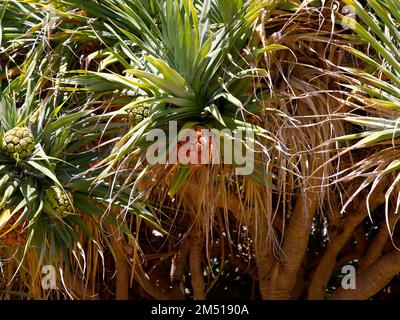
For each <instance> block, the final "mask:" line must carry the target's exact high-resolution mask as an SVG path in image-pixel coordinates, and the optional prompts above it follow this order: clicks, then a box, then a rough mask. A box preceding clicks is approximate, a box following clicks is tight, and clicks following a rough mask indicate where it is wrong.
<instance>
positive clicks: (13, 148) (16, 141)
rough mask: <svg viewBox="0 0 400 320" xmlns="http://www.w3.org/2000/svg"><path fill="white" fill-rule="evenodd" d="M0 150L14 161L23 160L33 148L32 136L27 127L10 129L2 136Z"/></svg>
mask: <svg viewBox="0 0 400 320" xmlns="http://www.w3.org/2000/svg"><path fill="white" fill-rule="evenodd" d="M1 148H2V150H3V152H5V153H7V154H8V155H9V156H10V157H12V158H13V159H14V160H15V161H19V160H22V159H25V158H27V157H28V156H29V155H31V153H32V152H33V150H34V148H35V143H34V138H33V135H32V133H31V131H30V130H29V128H27V127H16V128H14V129H11V130H9V131H7V132H6V133H5V134H4V136H3V143H2V145H1Z"/></svg>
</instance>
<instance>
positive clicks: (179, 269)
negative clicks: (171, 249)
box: [170, 237, 191, 284]
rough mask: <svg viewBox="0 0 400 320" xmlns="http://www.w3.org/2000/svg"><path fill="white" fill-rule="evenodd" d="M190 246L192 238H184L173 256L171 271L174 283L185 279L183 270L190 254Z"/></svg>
mask: <svg viewBox="0 0 400 320" xmlns="http://www.w3.org/2000/svg"><path fill="white" fill-rule="evenodd" d="M190 246H191V241H190V238H189V237H187V238H185V239H183V240H182V243H181V244H180V246H179V248H178V250H177V251H176V253H175V255H174V257H173V258H172V261H171V272H170V278H171V283H172V284H174V283H176V282H178V283H180V282H182V280H183V271H184V268H185V265H186V259H187V257H188V254H189V250H190Z"/></svg>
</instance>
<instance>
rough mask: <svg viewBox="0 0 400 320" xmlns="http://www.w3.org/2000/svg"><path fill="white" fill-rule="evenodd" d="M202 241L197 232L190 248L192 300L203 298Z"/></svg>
mask: <svg viewBox="0 0 400 320" xmlns="http://www.w3.org/2000/svg"><path fill="white" fill-rule="evenodd" d="M202 245H203V241H202V239H201V237H200V235H199V234H196V235H195V236H194V237H193V242H192V247H191V249H190V273H191V279H192V287H193V293H194V300H205V298H206V296H205V288H204V275H203V261H202V254H201V253H202Z"/></svg>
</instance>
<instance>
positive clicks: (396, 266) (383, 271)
mask: <svg viewBox="0 0 400 320" xmlns="http://www.w3.org/2000/svg"><path fill="white" fill-rule="evenodd" d="M399 272H400V251H398V250H394V251H392V252H391V253H388V254H386V255H384V256H382V257H381V258H379V259H378V260H377V261H375V262H374V263H373V264H371V265H370V266H369V267H367V268H366V269H364V270H363V271H361V273H359V274H358V275H357V277H356V289H354V290H351V289H348V290H344V289H343V288H339V289H336V290H335V291H334V293H333V294H332V295H331V296H330V297H329V300H366V299H368V298H370V297H372V296H373V295H374V294H376V293H377V292H379V291H380V290H381V289H382V288H384V287H385V285H386V284H388V283H389V282H390V280H392V278H393V277H394V276H395V275H396V274H397V273H399Z"/></svg>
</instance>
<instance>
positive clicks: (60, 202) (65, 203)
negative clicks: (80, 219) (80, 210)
mask: <svg viewBox="0 0 400 320" xmlns="http://www.w3.org/2000/svg"><path fill="white" fill-rule="evenodd" d="M46 195H47V197H48V200H49V202H50V205H51V207H52V208H53V209H54V211H55V213H56V214H57V215H58V216H59V217H60V218H65V217H66V216H68V215H69V214H71V213H73V212H74V204H73V198H72V194H71V193H70V192H69V191H67V190H62V189H61V188H59V187H56V186H53V187H51V188H49V189H47V190H46Z"/></svg>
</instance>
